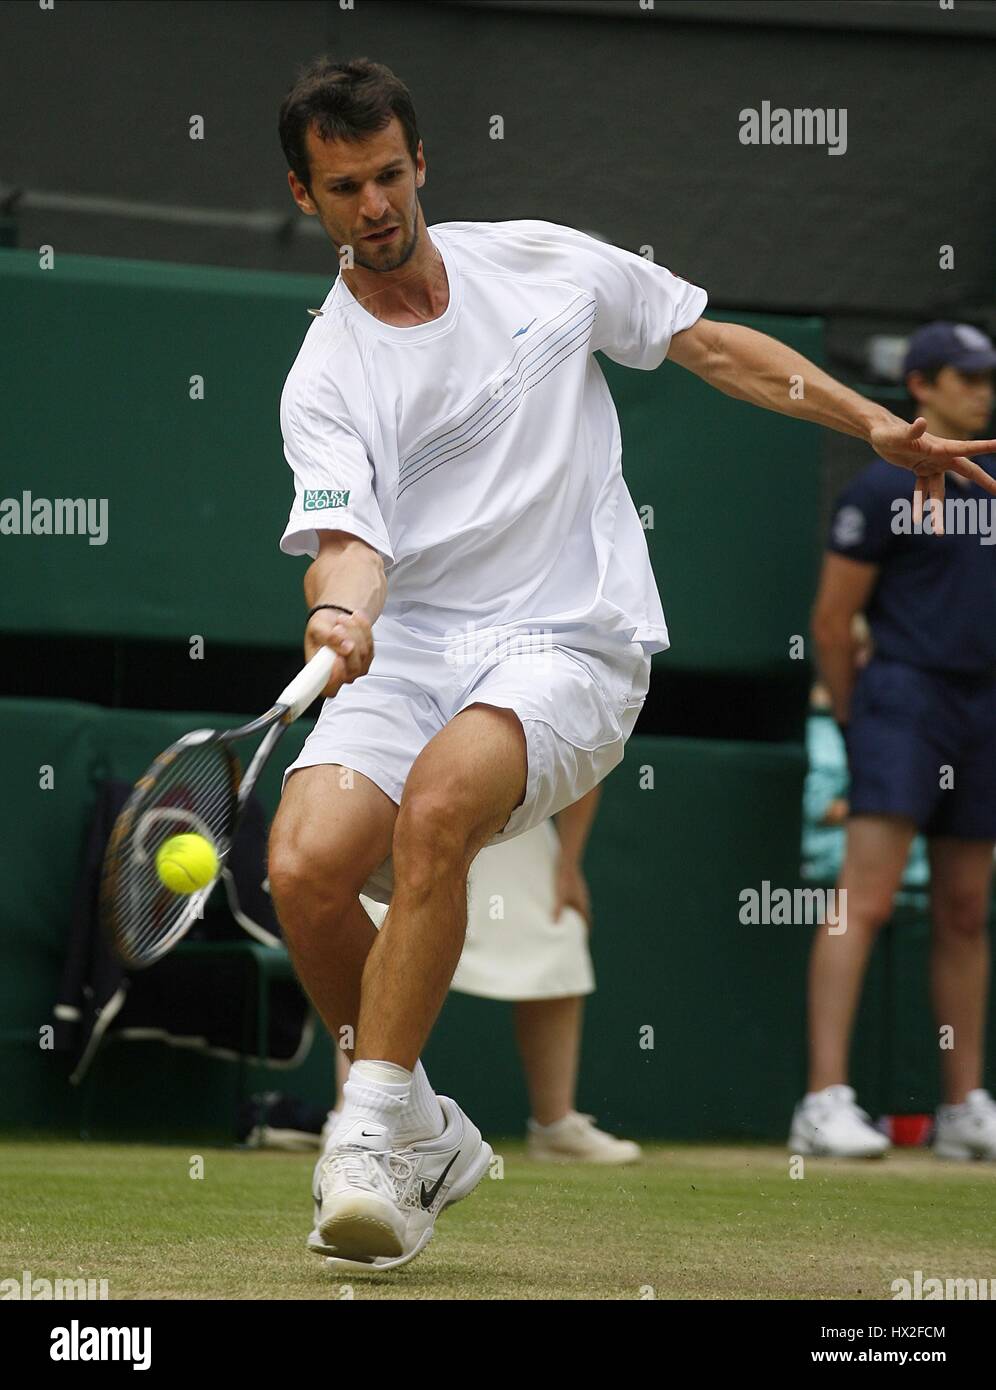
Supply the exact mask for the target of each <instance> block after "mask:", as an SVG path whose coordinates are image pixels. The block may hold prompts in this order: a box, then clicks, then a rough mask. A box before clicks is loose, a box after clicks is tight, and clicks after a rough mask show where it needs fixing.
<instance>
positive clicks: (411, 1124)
mask: <svg viewBox="0 0 996 1390" xmlns="http://www.w3.org/2000/svg"><path fill="white" fill-rule="evenodd" d="M445 1128H446V1117H445V1116H444V1115H443V1109H442V1106H441V1105H440V1104H439V1101H438V1100H437V1099H436V1093H435V1091H434V1090H433V1089H432V1087H431V1086H430V1085H429V1078H428V1076H426V1074H425V1067H423V1065H422V1063H421V1062H416V1063H415V1070H414V1071H413V1072H412V1089H411V1093H410V1095H409V1097H408V1104H407V1105H406V1106H405V1109H404V1112H403V1114H402V1116H401V1119H400V1121H399V1123H398V1128H397V1130H396V1132H395V1138H396V1139H400V1140H401V1141H402V1142H403V1143H405V1144H413V1143H415V1141H416V1140H418V1139H438V1138H439V1136H440V1135H441V1134H442V1132H443V1130H444V1129H445Z"/></svg>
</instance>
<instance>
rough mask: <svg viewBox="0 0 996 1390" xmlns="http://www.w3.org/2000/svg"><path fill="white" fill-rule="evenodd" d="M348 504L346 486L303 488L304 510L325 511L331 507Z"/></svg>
mask: <svg viewBox="0 0 996 1390" xmlns="http://www.w3.org/2000/svg"><path fill="white" fill-rule="evenodd" d="M348 506H349V489H348V488H345V489H343V488H331V489H329V488H305V490H304V510H305V511H306V512H327V511H329V510H330V509H331V508H332V507H348Z"/></svg>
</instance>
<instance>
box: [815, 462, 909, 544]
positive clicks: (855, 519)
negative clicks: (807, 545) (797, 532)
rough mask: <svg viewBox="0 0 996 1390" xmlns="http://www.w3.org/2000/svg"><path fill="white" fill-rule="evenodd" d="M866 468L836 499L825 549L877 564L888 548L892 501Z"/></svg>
mask: <svg viewBox="0 0 996 1390" xmlns="http://www.w3.org/2000/svg"><path fill="white" fill-rule="evenodd" d="M875 472H876V469H875V465H874V464H872V465H871V467H870V468H866V469H865V470H864V471H863V472H862V473H859V474H858V476H857V477H856V478H855V479H854V480H853V482H851V483H850V484H849V485H848V486H847V487H846V488H845V489H844V491H843V492H842V493H841V494H840V496H839V497H838V499H837V505H836V507H835V508H834V513H833V518H832V520H831V522H830V535H829V537H828V539H827V549H828V550H830V551H832V552H833V553H834V554H835V555H844V556H846V557H847V558H848V559H851V560H863V561H864V562H865V563H866V564H874V565H877V564H880V563H881V562H882V561H883V560H884V559H885V557H886V555H887V554H888V552H889V550H890V549H891V547H892V542H893V539H894V537H893V533H892V502H891V500H890V498H889V497H888V496H886V494H885V492H884V491H883V490H882V488H881V487H879V486H878V485H877V481H876V478H875Z"/></svg>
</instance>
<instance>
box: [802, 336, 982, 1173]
mask: <svg viewBox="0 0 996 1390" xmlns="http://www.w3.org/2000/svg"><path fill="white" fill-rule="evenodd" d="M994 368H996V348H994V346H993V343H992V341H991V340H990V339H989V338H988V337H987V336H986V334H984V333H982V332H980V331H979V330H978V329H977V328H973V327H971V326H969V325H967V324H957V323H931V324H927V325H926V326H925V327H922V328H920V329H918V330H917V331H916V332H915V333H914V334H913V336H912V338H911V340H910V343H909V347H908V350H907V354H906V359H905V363H904V375H905V378H906V385H907V389H908V391H909V393H910V395H911V396H912V398H913V402H914V405H915V410H916V411H917V412H918V413H919V415H920V416H921V417H922V418H923V419H925V420H926V422H927V429H928V430H931V431H933V432H936V433H937V434H941V435H950V434H954V435H964V436H966V437H970V436H974V435H976V434H977V433H978V432H979V431H981V430H982V429H983V428H984V427H985V425H986V424H987V422H988V420H989V417H990V415H991V413H992V409H993V400H994V393H993V371H994ZM975 462H977V463H979V464H980V465H981V467H982V468H984V469H985V470H986V471H987V472H988V473H989V474H990V476H996V464H994V462H993V460H992V459H991V458H983V457H978V458H977V459H975ZM946 481H947V484H948V487H947V489H946V499H945V500H944V502H943V503H942V502H940V501H937V500H934V499H933V496H932V497H931V498H930V499H928V500H927V501H926V502H922V503H921V499H915V498H914V495H913V493H914V482H915V479H913V478H912V477H908V476H904V475H903V474H901V473H899V472H898V471H897V470H896V469H895V468H893V467H892V466H891V465H889V464H888V463H885V462H883V461H882V460H881V459H876V460H875V461H874V462H872V463H870V464H869V465H868V467H867V468H865V469H864V470H863V471H862V472H861V473H860V474H859V475H858V476H857V477H856V478H855V479H854V481H853V482H852V483H851V484H850V486H849V487H847V488H846V489H845V490H844V492H843V493H842V495H841V496H840V498H839V499H838V502H837V507H836V511H835V513H834V517H833V521H832V525H831V531H830V540H829V545H828V550H827V554H826V555H825V557H824V564H823V570H822V574H821V577H820V583H819V589H818V593H817V596H816V602H815V606H814V610H813V624H812V626H813V636H814V639H815V642H816V646H817V651H818V656H819V664H820V668H821V671H822V674H823V679H824V680H825V682H826V684H827V686H828V687H829V690H830V694H831V698H832V701H833V712H834V714H835V716H836V718H837V721H838V723H839V725H840V727H841V730H842V732H843V734H844V738H845V741H846V745H847V752H848V763H849V769H850V814H849V819H848V826H847V848H846V852H845V857H844V864H843V867H842V870H841V876H840V880H839V887H840V888H841V889H845V890H846V892H847V897H846V908H845V913H844V914H842V920H841V922H840V923H839V924H838V926H837V928H836V929H835V930H833V931H829V930H820V931H818V932H817V934H816V937H815V939H814V944H813V951H812V956H811V960H810V973H809V1048H810V1074H809V1090H808V1092H807V1094H806V1095H805V1097H804V1098H803V1099H802V1101H800V1103H799V1104H798V1105H797V1106H796V1109H795V1113H794V1115H793V1120H792V1129H791V1134H790V1139H789V1143H790V1147H791V1148H792V1150H793V1152H797V1153H806V1154H833V1155H838V1156H842V1157H844V1156H846V1157H876V1156H879V1155H880V1154H882V1153H884V1152H885V1150H886V1149H887V1148H888V1140H887V1139H886V1138H885V1136H884V1135H882V1134H880V1133H879V1132H878V1131H877V1130H876V1129H874V1128H873V1127H872V1125H871V1123H870V1121H869V1117H868V1116H867V1114H866V1113H865V1112H864V1111H863V1110H861V1109H859V1108H858V1106H857V1104H856V1098H855V1094H854V1091H853V1089H852V1088H851V1087H850V1086H849V1085H848V1084H847V1060H848V1047H849V1042H850V1035H851V1030H852V1024H853V1020H854V1014H855V1009H856V1007H857V1003H858V999H859V996H860V992H861V985H862V980H863V977H864V973H865V968H866V965H867V962H868V957H869V953H870V951H871V947H872V944H873V942H874V939H875V935H876V933H877V932H878V929H879V928H880V927H881V926H882V924H883V923H884V922H887V921H888V920H889V918H890V916H891V915H892V909H893V899H894V897H895V894H896V891H897V889H898V887H899V885H900V882H901V879H902V875H903V871H904V868H905V865H906V861H907V855H908V853H909V849H910V845H911V843H912V841H913V839H914V837H915V836H916V835H917V833H918V832H922V833H923V834H924V835H925V836H926V837H927V843H928V847H929V857H930V881H931V887H930V893H931V917H932V931H933V937H932V950H931V966H930V969H931V992H932V999H933V1006H934V1012H935V1016H936V1022H937V1025H938V1028H939V1029H940V1030H944V1031H943V1032H942V1033H939V1039H941V1040H942V1045H941V1049H940V1058H941V1073H942V1084H943V1090H944V1103H943V1104H942V1105H941V1106H940V1108H939V1110H938V1113H937V1123H936V1127H935V1138H934V1150H935V1153H937V1154H938V1155H940V1156H942V1157H948V1158H965V1159H968V1158H985V1159H990V1160H994V1159H996V1102H994V1101H993V1099H992V1097H991V1096H990V1095H989V1093H988V1091H986V1090H985V1089H984V1088H983V1076H982V1068H983V1057H984V1048H983V1039H984V1023H985V1016H986V1005H987V998H988V982H989V941H988V932H987V921H988V914H989V903H990V893H991V884H992V870H993V845H994V841H996V543H994V542H996V529H994V521H996V507H994V505H993V499H992V498H991V497H989V496H987V494H986V493H985V492H984V491H983V489H982V488H981V487H979V486H978V485H977V484H975V483H972V482H969V481H967V480H966V479H965V478H963V477H960V476H958V475H956V474H955V473H953V472H948V473H947V475H946ZM918 503H921V504H920V505H917V504H918ZM859 613H863V614H864V615H865V616H866V618H867V621H868V624H869V625H870V628H871V634H872V641H873V656H872V658H871V660H870V661H869V662H868V663H867V664H865V665H861V664H860V662H859V661H858V660H857V659H856V657H857V653H856V650H855V642H854V638H853V623H854V618H855V615H856V614H859ZM841 928H843V930H841ZM949 1030H950V1031H949Z"/></svg>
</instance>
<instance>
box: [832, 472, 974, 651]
mask: <svg viewBox="0 0 996 1390" xmlns="http://www.w3.org/2000/svg"><path fill="white" fill-rule="evenodd" d="M974 462H976V463H978V464H981V466H982V467H983V468H984V469H985V470H986V472H987V473H988V474H989V475H990V476H991V477H996V461H994V458H993V457H991V456H990V457H981V458H977V459H975V460H974ZM915 483H916V479H915V477H914V475H913V474H912V473H910V472H908V471H907V470H906V469H901V468H896V467H895V466H894V465H893V464H891V463H885V462H884V461H883V460H882V459H875V460H874V462H873V463H871V464H869V466H868V467H867V468H865V469H864V470H863V471H862V472H861V473H859V474H858V476H857V477H856V478H855V479H854V480H853V482H851V483H850V484H849V486H848V487H847V488H845V490H844V491H843V492H842V493H841V495H840V497H839V499H838V501H837V507H836V510H835V512H834V517H833V522H832V524H831V527H830V539H829V542H828V549H830V550H831V551H833V552H834V554H836V555H845V556H847V557H848V558H849V559H852V560H862V561H865V562H866V563H870V564H874V565H879V566H880V567H881V568H880V570H879V574H878V579H877V582H876V584H875V588H874V590H873V591H872V595H871V598H870V600H869V603H868V606H867V609H866V615H867V618H868V622H869V625H870V627H871V630H872V635H873V637H874V639H875V652H876V655H877V656H881V657H884V658H886V659H887V660H890V661H902V662H906V663H907V664H908V665H911V666H919V667H923V668H926V669H928V670H935V671H951V672H966V673H968V672H975V673H981V672H983V671H990V672H996V498H994V497H990V496H989V494H988V493H986V492H983V490H982V488H980V487H979V486H977V484H975V483H968V484H967V485H966V486H964V487H962V486H961V485H960V483H958V482H955V481H954V480H953V479H952V476H951V475H950V474H948V475H946V477H945V497H946V498H948V499H966V500H968V499H971V506H969V507H968V508H965V509H964V510H963V517H964V518H965V520H964V521H963V522H962V525H963V526H965V527H966V530H965V533H964V534H960V535H958V534H954V533H953V531H949V530H948V529H947V526H948V522H949V520H951V518H950V517H949V515H948V514H947V513H946V515H945V527H946V529H945V534H944V535H943V536H935V535H930V534H927V532H926V530H925V531H924V532H923V533H922V534H920V535H917V534H912V535H910V534H901V533H900V530H899V528H900V526H901V523H903V522H906V523H907V526H906V529H907V531H908V530H909V529H910V528H909V525H908V522H909V519H910V516H911V509H912V504H913V489H914V486H915ZM897 499H905V500H906V503H907V505H906V507H905V508H904V511H903V512H899V511H898V509H897ZM925 520H926V516H925ZM966 523H967V524H966ZM968 526H972V527H978V532H977V533H976V534H970V533H969V532H968Z"/></svg>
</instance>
